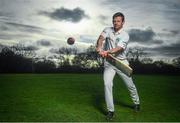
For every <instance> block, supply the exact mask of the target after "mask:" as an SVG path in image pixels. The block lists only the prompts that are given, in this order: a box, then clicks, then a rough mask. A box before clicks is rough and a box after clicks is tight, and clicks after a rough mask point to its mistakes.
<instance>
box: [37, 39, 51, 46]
mask: <svg viewBox="0 0 180 123" xmlns="http://www.w3.org/2000/svg"><path fill="white" fill-rule="evenodd" d="M37 44H38V45H41V46H46V47H47V46H51V42H50V41H48V40H39V41H37Z"/></svg>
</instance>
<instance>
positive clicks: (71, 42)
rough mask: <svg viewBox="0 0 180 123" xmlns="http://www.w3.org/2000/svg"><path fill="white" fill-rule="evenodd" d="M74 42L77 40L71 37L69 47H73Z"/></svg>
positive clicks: (68, 41)
mask: <svg viewBox="0 0 180 123" xmlns="http://www.w3.org/2000/svg"><path fill="white" fill-rule="evenodd" d="M74 42H75V39H74V38H73V37H69V38H68V39H67V43H68V44H69V45H73V44H74Z"/></svg>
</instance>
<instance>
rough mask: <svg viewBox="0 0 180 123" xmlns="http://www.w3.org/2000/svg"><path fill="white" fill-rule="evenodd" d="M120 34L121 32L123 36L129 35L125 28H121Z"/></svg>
mask: <svg viewBox="0 0 180 123" xmlns="http://www.w3.org/2000/svg"><path fill="white" fill-rule="evenodd" d="M121 34H122V35H123V36H125V37H129V34H128V32H127V31H126V30H124V29H123V30H122V32H121Z"/></svg>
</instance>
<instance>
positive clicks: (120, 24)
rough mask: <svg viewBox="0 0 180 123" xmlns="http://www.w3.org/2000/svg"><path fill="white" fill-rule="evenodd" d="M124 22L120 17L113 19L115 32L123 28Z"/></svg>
mask: <svg viewBox="0 0 180 123" xmlns="http://www.w3.org/2000/svg"><path fill="white" fill-rule="evenodd" d="M123 24H124V21H122V17H121V16H118V17H115V18H114V19H113V26H114V29H115V30H116V31H118V30H119V29H121V28H122V27H123Z"/></svg>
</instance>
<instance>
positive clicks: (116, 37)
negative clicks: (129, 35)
mask: <svg viewBox="0 0 180 123" xmlns="http://www.w3.org/2000/svg"><path fill="white" fill-rule="evenodd" d="M107 38H108V39H109V41H110V42H111V43H113V44H114V45H117V44H119V43H121V42H122V39H123V35H121V34H120V33H118V34H115V33H113V32H112V33H109V35H108V37H107Z"/></svg>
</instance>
